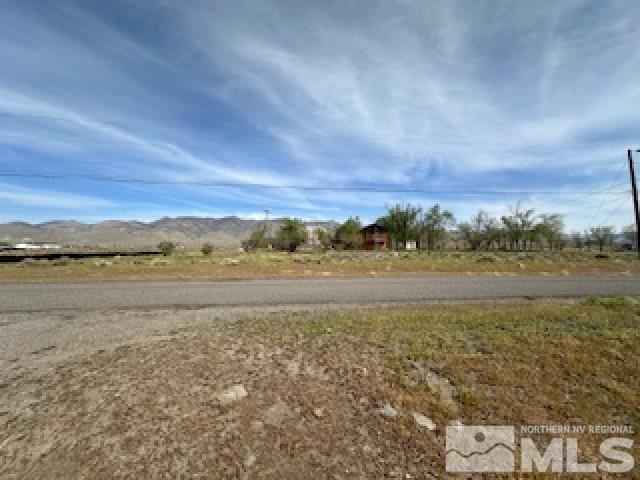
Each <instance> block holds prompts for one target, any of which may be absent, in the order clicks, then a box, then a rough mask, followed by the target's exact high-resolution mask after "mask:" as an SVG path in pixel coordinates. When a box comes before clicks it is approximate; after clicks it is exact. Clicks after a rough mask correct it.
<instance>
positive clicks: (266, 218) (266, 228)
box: [263, 208, 271, 238]
mask: <svg viewBox="0 0 640 480" xmlns="http://www.w3.org/2000/svg"><path fill="white" fill-rule="evenodd" d="M263 211H264V234H265V236H266V237H267V238H270V237H269V230H270V228H269V214H270V213H271V210H270V209H268V208H265V209H264V210H263Z"/></svg>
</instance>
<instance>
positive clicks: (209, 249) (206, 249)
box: [200, 243, 213, 256]
mask: <svg viewBox="0 0 640 480" xmlns="http://www.w3.org/2000/svg"><path fill="white" fill-rule="evenodd" d="M200 251H201V252H202V254H203V255H206V256H209V255H211V254H212V253H213V245H211V244H210V243H205V244H203V245H202V248H201V249H200Z"/></svg>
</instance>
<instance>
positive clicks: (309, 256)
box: [0, 250, 640, 282]
mask: <svg viewBox="0 0 640 480" xmlns="http://www.w3.org/2000/svg"><path fill="white" fill-rule="evenodd" d="M447 273H457V274H468V275H472V274H478V275H505V274H509V275H574V274H575V275H594V274H619V275H639V274H640V261H638V260H637V258H636V256H635V254H634V253H633V252H624V253H623V252H618V253H611V254H606V255H604V256H603V258H599V257H598V253H597V252H595V251H591V252H578V251H571V250H565V251H554V252H431V253H426V252H364V251H360V252H358V251H342V252H339V251H329V252H325V253H294V254H289V253H282V252H267V251H263V252H254V253H239V252H237V251H218V252H216V253H215V254H214V255H212V256H203V255H201V254H200V253H199V252H194V253H182V254H176V255H173V256H170V257H120V258H118V257H116V258H109V259H87V260H69V259H60V260H55V261H31V262H27V263H21V264H4V265H0V282H57V281H62V282H85V281H105V280H171V279H175V280H206V279H232V278H273V277H314V276H316V277H345V276H362V275H371V276H401V275H409V276H410V275H440V274H447Z"/></svg>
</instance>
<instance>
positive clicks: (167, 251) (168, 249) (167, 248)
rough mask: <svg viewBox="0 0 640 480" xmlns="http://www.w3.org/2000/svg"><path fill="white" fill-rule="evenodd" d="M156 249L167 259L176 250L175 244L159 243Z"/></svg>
mask: <svg viewBox="0 0 640 480" xmlns="http://www.w3.org/2000/svg"><path fill="white" fill-rule="evenodd" d="M158 249H159V250H160V252H162V254H163V255H164V256H165V257H167V256H169V255H171V254H172V253H173V252H174V250H175V249H176V244H175V243H173V242H166V241H165V242H160V243H159V244H158Z"/></svg>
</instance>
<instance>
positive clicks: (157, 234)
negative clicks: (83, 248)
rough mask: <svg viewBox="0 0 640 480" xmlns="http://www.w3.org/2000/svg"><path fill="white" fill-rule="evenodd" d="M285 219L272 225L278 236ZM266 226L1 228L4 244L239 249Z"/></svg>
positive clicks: (225, 222) (164, 222)
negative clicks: (163, 243)
mask: <svg viewBox="0 0 640 480" xmlns="http://www.w3.org/2000/svg"><path fill="white" fill-rule="evenodd" d="M281 223H282V219H274V220H270V221H269V228H270V231H272V232H275V231H276V230H277V229H278V228H279V227H280V224H281ZM262 224H264V221H263V220H244V219H241V218H238V217H222V218H206V217H174V218H171V217H164V218H161V219H159V220H155V221H153V222H149V223H145V222H138V221H135V220H133V221H121V220H107V221H104V222H100V223H95V224H88V223H81V222H77V221H74V220H54V221H50V222H45V223H38V224H30V223H25V222H12V223H4V224H0V241H7V242H10V243H17V242H22V241H24V240H25V239H30V240H31V241H33V242H46V243H62V244H73V245H89V246H108V247H112V246H128V247H148V246H155V245H157V244H158V243H159V242H161V241H163V240H170V241H174V242H178V243H181V244H183V245H185V246H187V247H196V246H200V245H201V244H202V243H204V242H209V243H213V244H214V245H218V246H226V247H232V246H239V245H240V244H241V243H242V241H243V240H246V239H247V238H248V237H249V235H250V234H251V232H253V231H254V230H256V229H257V228H258V227H260V226H261V225H262ZM307 224H308V225H322V226H328V227H331V226H334V225H336V223H335V222H333V221H326V222H307Z"/></svg>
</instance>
